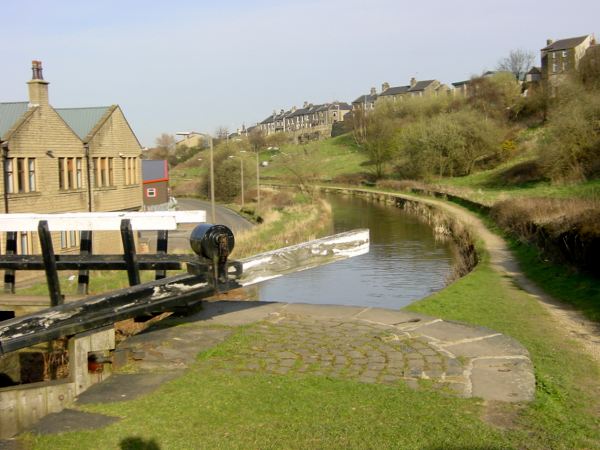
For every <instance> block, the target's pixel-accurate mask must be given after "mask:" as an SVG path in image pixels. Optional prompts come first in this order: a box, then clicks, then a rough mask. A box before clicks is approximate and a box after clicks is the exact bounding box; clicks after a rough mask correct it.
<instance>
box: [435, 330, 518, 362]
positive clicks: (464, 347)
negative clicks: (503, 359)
mask: <svg viewBox="0 0 600 450" xmlns="http://www.w3.org/2000/svg"><path fill="white" fill-rule="evenodd" d="M441 346H442V347H443V348H444V349H446V350H449V351H451V352H452V353H454V354H455V355H461V356H464V357H468V358H478V357H485V356H524V357H527V358H528V357H529V352H528V351H527V349H526V348H525V347H523V346H522V345H521V344H519V343H518V342H517V341H516V340H514V339H511V338H509V337H508V336H505V335H503V334H498V335H496V336H492V337H489V338H483V339H480V340H473V341H471V342H463V343H460V344H453V343H450V344H448V345H443V344H441Z"/></svg>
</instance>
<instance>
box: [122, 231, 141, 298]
mask: <svg viewBox="0 0 600 450" xmlns="http://www.w3.org/2000/svg"><path fill="white" fill-rule="evenodd" d="M121 241H122V242H123V256H124V258H125V262H126V263H127V278H129V286H135V285H136V284H140V268H139V266H138V263H137V255H136V254H135V240H134V238H133V231H132V229H131V221H130V220H129V219H123V220H122V221H121Z"/></svg>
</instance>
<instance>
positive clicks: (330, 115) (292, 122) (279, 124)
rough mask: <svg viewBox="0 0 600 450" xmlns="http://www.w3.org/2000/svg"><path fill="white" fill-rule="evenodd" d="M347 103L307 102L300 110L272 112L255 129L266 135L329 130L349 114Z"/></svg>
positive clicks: (349, 108) (293, 108) (294, 108)
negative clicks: (321, 129) (313, 103)
mask: <svg viewBox="0 0 600 450" xmlns="http://www.w3.org/2000/svg"><path fill="white" fill-rule="evenodd" d="M350 110H351V107H350V105H348V104H347V103H343V102H333V103H324V104H321V105H312V104H309V103H307V102H305V103H304V105H303V106H302V108H296V107H295V106H294V107H292V108H291V109H290V110H288V111H285V110H283V109H282V110H280V111H279V112H277V111H273V114H271V115H270V116H269V117H267V118H266V119H265V120H263V121H262V122H260V123H259V124H258V125H257V127H258V128H259V129H260V130H261V131H263V132H264V133H266V134H272V133H276V132H295V131H302V130H309V129H312V128H318V127H321V128H330V127H331V126H332V125H333V124H334V123H336V122H338V121H343V120H344V117H345V116H346V114H347V113H348V112H350Z"/></svg>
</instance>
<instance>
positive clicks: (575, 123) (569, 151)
mask: <svg viewBox="0 0 600 450" xmlns="http://www.w3.org/2000/svg"><path fill="white" fill-rule="evenodd" d="M558 95H559V97H558V98H557V99H556V105H555V107H554V108H553V109H552V110H551V111H550V117H549V121H548V126H547V129H546V132H545V135H544V138H543V139H541V141H540V145H539V158H540V164H541V165H542V167H543V170H544V173H545V174H546V175H547V176H548V177H549V178H550V179H552V180H554V181H582V180H585V179H589V178H595V177H597V176H599V175H600V93H598V92H592V91H586V90H585V89H584V88H583V87H581V86H580V85H577V84H575V83H571V84H567V83H565V84H564V85H561V89H560V90H559V94H558Z"/></svg>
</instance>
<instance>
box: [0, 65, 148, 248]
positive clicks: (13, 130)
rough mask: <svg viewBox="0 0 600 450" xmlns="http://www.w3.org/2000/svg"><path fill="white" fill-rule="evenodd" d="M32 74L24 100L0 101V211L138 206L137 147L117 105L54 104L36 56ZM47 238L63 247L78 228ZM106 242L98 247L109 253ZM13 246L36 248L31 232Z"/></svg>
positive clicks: (73, 242)
mask: <svg viewBox="0 0 600 450" xmlns="http://www.w3.org/2000/svg"><path fill="white" fill-rule="evenodd" d="M32 72H33V74H32V79H31V80H30V81H28V82H27V86H28V91H29V99H28V100H27V101H21V102H10V103H0V147H1V149H2V165H3V170H2V177H3V182H2V183H0V197H1V198H2V205H3V206H2V210H3V212H4V213H26V212H36V213H61V212H86V211H138V210H140V209H141V208H142V203H143V201H142V198H143V197H142V182H141V170H142V169H141V162H140V157H141V153H142V146H141V145H140V142H139V141H138V139H137V137H136V136H135V134H134V133H133V131H132V129H131V127H130V126H129V123H128V122H127V119H126V118H125V116H124V114H123V111H122V110H121V108H120V107H119V106H118V105H111V106H98V107H87V108H54V107H52V106H51V105H50V102H49V93H48V86H49V82H48V81H45V80H44V77H43V73H42V63H41V62H40V61H33V63H32ZM3 238H4V237H3V236H2V237H0V248H4V243H3V242H2V239H3ZM53 239H54V240H55V242H54V246H55V248H57V249H61V250H63V251H69V250H70V249H73V250H75V249H77V247H78V245H79V233H75V232H69V231H68V230H66V231H64V232H62V233H55V234H54V235H53ZM111 241H112V242H114V239H112V240H111ZM109 242H110V241H104V242H102V245H101V248H100V249H101V250H106V251H115V249H111V248H110V247H111V246H110V245H109ZM117 243H118V241H117ZM96 244H97V245H100V242H99V241H98V242H95V245H96ZM17 246H18V248H17V251H18V253H21V254H30V253H35V252H38V251H39V243H38V242H37V240H36V239H33V238H32V236H31V233H29V232H22V233H21V234H20V236H19V239H18V245H17Z"/></svg>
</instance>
